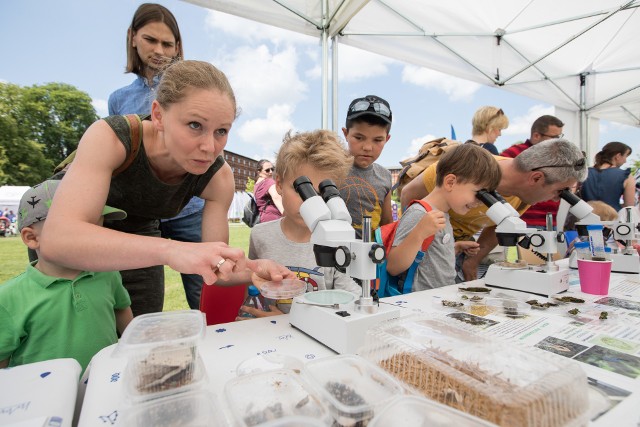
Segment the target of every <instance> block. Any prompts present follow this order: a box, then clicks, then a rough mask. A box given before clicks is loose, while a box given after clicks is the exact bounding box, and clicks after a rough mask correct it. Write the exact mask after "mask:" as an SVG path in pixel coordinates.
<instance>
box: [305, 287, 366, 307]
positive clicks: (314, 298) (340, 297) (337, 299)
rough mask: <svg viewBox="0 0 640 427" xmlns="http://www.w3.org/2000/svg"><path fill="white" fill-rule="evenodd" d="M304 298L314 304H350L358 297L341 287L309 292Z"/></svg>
mask: <svg viewBox="0 0 640 427" xmlns="http://www.w3.org/2000/svg"><path fill="white" fill-rule="evenodd" d="M304 299H305V300H306V301H307V302H310V303H312V304H323V305H333V304H349V303H350V302H353V301H354V300H355V299H356V296H355V295H354V294H352V293H351V292H347V291H343V290H341V289H325V290H323V291H318V292H308V293H306V294H305V295H304Z"/></svg>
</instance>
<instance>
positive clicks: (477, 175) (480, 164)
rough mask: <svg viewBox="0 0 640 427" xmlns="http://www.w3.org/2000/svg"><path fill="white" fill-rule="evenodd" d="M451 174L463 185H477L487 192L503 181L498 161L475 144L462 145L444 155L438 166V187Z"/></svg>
mask: <svg viewBox="0 0 640 427" xmlns="http://www.w3.org/2000/svg"><path fill="white" fill-rule="evenodd" d="M449 174H453V175H455V176H456V179H457V181H458V182H460V183H462V184H464V183H472V184H477V185H480V186H482V188H484V189H485V190H487V191H493V190H495V189H496V188H497V187H498V185H499V184H500V179H502V171H500V166H498V161H497V160H496V159H495V158H494V157H493V156H492V155H491V153H489V151H487V150H485V149H484V148H482V147H480V146H478V145H475V144H462V145H459V146H457V147H455V148H454V149H452V150H449V151H447V152H446V153H445V154H443V155H442V157H441V158H440V160H439V161H438V164H437V165H436V186H437V187H441V186H442V184H443V183H444V177H445V176H447V175H449Z"/></svg>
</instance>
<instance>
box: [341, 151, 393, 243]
mask: <svg viewBox="0 0 640 427" xmlns="http://www.w3.org/2000/svg"><path fill="white" fill-rule="evenodd" d="M390 191H391V172H389V171H388V170H387V169H386V168H384V167H383V166H380V165H379V164H377V163H372V164H371V165H370V166H369V167H367V168H364V169H363V168H359V167H357V166H355V165H354V166H352V167H351V171H350V172H349V175H348V176H347V178H346V179H345V181H344V183H343V185H342V186H341V187H340V195H341V196H342V198H343V199H344V202H345V203H346V205H347V208H348V209H349V214H350V215H351V221H352V224H353V228H354V229H355V230H356V237H357V238H358V239H361V238H362V216H363V215H368V216H370V217H371V230H372V231H373V230H375V229H376V228H378V227H379V226H380V219H381V218H382V205H383V204H384V199H385V198H386V197H387V194H389V192H390Z"/></svg>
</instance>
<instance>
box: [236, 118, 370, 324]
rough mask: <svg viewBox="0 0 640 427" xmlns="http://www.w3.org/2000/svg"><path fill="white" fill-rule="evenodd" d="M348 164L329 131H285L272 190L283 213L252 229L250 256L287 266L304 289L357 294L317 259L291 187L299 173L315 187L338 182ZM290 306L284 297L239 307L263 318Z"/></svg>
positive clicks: (348, 279)
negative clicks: (261, 306) (262, 305)
mask: <svg viewBox="0 0 640 427" xmlns="http://www.w3.org/2000/svg"><path fill="white" fill-rule="evenodd" d="M352 163H353V159H352V158H351V156H350V155H349V153H348V152H347V150H346V149H345V147H344V145H343V144H342V143H341V142H340V140H339V138H338V135H336V134H335V133H333V132H330V131H327V130H316V131H313V132H304V133H298V134H295V135H291V134H288V135H287V136H285V138H284V141H283V143H282V146H281V147H280V151H279V152H278V156H277V159H276V164H277V165H278V167H277V168H276V189H277V190H278V193H279V194H280V195H281V196H282V205H283V206H284V216H283V217H282V218H280V219H277V220H275V221H270V222H266V223H261V224H257V225H256V226H255V227H253V228H252V229H251V237H250V240H249V258H250V259H256V258H266V259H271V260H274V261H276V262H278V263H280V264H283V265H285V266H287V267H288V268H289V270H291V271H293V272H295V273H296V275H297V277H298V279H300V280H303V281H305V282H306V283H307V292H313V291H318V290H323V289H343V290H346V291H349V292H351V293H353V294H354V295H356V296H360V294H361V292H362V291H361V288H360V286H359V285H358V284H357V283H355V282H354V281H353V279H352V278H351V277H349V276H347V275H346V274H344V273H340V272H339V271H338V270H336V269H335V268H331V267H320V266H318V264H317V263H316V259H315V255H314V253H313V244H312V243H311V241H310V240H311V231H310V230H309V228H308V227H307V225H306V224H305V222H304V220H303V219H302V216H301V215H300V206H301V205H302V199H301V198H300V195H298V193H297V192H296V191H295V190H294V188H293V181H295V180H296V179H297V178H299V177H300V176H306V177H308V178H309V179H310V180H311V182H312V183H313V186H314V188H315V189H316V191H318V185H319V184H320V182H322V181H324V180H325V179H331V180H332V181H333V182H335V183H336V185H340V183H341V182H342V181H343V180H344V178H345V177H346V176H347V173H348V171H349V168H350V167H351V165H352ZM290 307H291V300H284V301H278V302H277V304H276V306H271V307H270V308H271V311H270V312H264V311H260V310H256V309H254V308H251V307H246V306H242V307H241V310H242V311H245V312H247V313H250V314H252V315H254V316H256V317H264V316H269V315H277V314H282V313H283V312H285V313H288V311H289V309H290Z"/></svg>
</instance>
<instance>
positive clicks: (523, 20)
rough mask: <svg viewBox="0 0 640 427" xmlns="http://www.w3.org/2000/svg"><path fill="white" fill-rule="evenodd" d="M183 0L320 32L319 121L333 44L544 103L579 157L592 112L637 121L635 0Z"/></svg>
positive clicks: (638, 20) (639, 34)
mask: <svg viewBox="0 0 640 427" xmlns="http://www.w3.org/2000/svg"><path fill="white" fill-rule="evenodd" d="M185 1H188V2H190V3H194V4H197V5H200V6H203V7H206V8H210V9H214V10H217V11H221V12H225V13H229V14H232V15H236V16H241V17H244V18H248V19H251V20H254V21H257V22H262V23H265V24H269V25H274V26H277V27H280V28H285V29H288V30H292V31H295V32H299V33H303V34H307V35H312V36H316V37H319V38H320V39H321V40H322V50H323V100H322V102H323V110H322V111H323V117H322V125H323V127H325V128H326V127H327V123H328V116H329V105H328V102H327V100H328V99H329V81H330V80H331V82H332V90H333V92H334V96H333V97H332V99H333V100H334V103H335V102H336V101H335V100H337V96H336V95H337V90H338V82H337V81H336V80H337V79H335V78H334V79H330V74H331V75H333V76H337V71H336V70H337V68H336V67H337V66H338V64H337V61H336V60H335V59H336V58H337V49H338V46H339V44H340V43H344V44H347V45H350V46H354V47H358V48H361V49H364V50H368V51H371V52H375V53H378V54H381V55H385V56H388V57H391V58H395V59H398V60H401V61H404V62H408V63H412V64H415V65H419V66H423V67H426V68H430V69H433V70H437V71H440V72H443V73H446V74H449V75H452V76H456V77H460V78H463V79H467V80H471V81H474V82H477V83H480V84H485V85H490V86H497V87H500V88H502V89H505V90H508V91H511V92H514V93H517V94H520V95H524V96H527V97H530V98H533V99H538V100H541V101H544V102H546V103H549V104H552V105H554V106H555V107H556V115H557V116H558V117H560V118H561V119H562V120H563V121H564V122H565V123H566V126H565V134H566V135H567V136H568V137H569V138H570V139H572V140H573V141H576V142H577V141H579V142H580V146H581V147H583V149H585V150H586V151H587V155H588V158H591V157H592V153H594V152H595V151H594V150H595V149H596V147H597V143H598V137H599V135H598V119H606V120H610V121H613V122H618V123H624V124H628V125H633V126H638V127H640V48H639V47H638V45H637V44H636V43H638V42H639V40H640V11H639V6H640V0H630V1H629V0H625V1H622V0H563V1H557V0H456V1H448V2H443V1H435V0H242V1H233V0H185ZM330 46H332V47H333V58H334V61H331V62H332V63H333V70H331V68H330V64H331V62H330V61H329V47H330ZM331 107H332V108H331V110H332V114H333V116H332V117H333V123H337V110H338V109H337V106H336V105H333V106H331ZM596 151H597V150H596Z"/></svg>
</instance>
